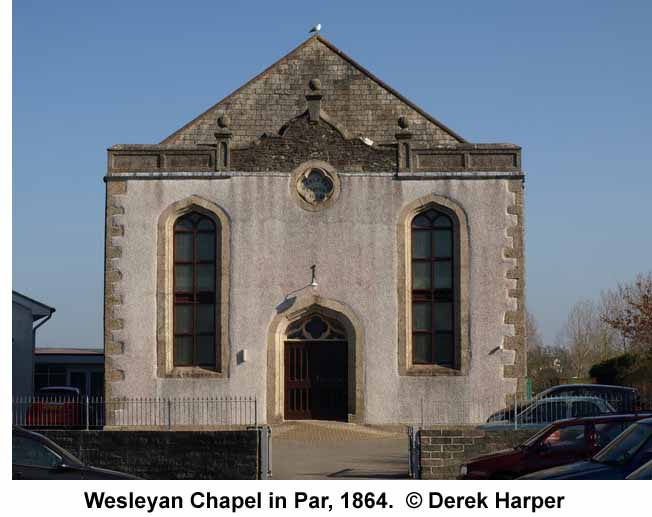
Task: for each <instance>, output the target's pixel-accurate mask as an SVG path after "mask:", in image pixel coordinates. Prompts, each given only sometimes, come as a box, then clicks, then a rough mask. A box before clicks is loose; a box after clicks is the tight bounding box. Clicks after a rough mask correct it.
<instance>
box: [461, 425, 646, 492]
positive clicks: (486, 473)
mask: <svg viewBox="0 0 652 517" xmlns="http://www.w3.org/2000/svg"><path fill="white" fill-rule="evenodd" d="M651 414H652V413H640V414H628V415H610V416H596V417H585V418H571V419H567V420H558V421H557V422H553V423H552V424H550V425H549V426H547V427H546V428H544V429H542V430H541V431H539V432H538V433H536V434H535V435H534V436H532V437H531V438H529V439H528V440H527V441H525V442H523V443H522V444H521V445H518V446H516V447H514V448H513V449H507V450H503V451H499V452H494V453H491V454H485V455H483V456H479V457H477V458H474V459H472V460H470V461H468V462H466V463H465V464H463V465H462V467H461V469H460V476H459V478H460V479H514V478H517V477H520V476H524V475H525V474H529V473H530V472H536V471H539V470H543V469H547V468H551V467H556V466H559V465H566V464H567V463H573V462H575V461H580V460H583V459H586V458H589V457H591V456H593V455H594V454H595V453H596V452H598V451H599V450H600V449H602V448H603V447H604V446H605V445H607V444H608V443H609V442H610V441H611V440H613V439H614V438H615V437H616V436H618V435H619V434H620V433H621V432H622V431H624V430H625V429H627V427H629V426H630V425H631V424H632V423H634V422H636V421H637V420H641V419H643V418H649V417H650V415H651Z"/></svg>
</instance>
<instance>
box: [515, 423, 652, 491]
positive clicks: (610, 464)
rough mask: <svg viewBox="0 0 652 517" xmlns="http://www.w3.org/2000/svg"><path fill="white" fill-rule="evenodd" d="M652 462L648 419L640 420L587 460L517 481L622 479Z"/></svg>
mask: <svg viewBox="0 0 652 517" xmlns="http://www.w3.org/2000/svg"><path fill="white" fill-rule="evenodd" d="M650 460H652V418H646V419H645V420H640V421H638V422H636V423H634V424H632V425H631V426H629V427H628V428H627V429H626V430H625V431H623V432H622V433H621V434H620V435H619V436H618V437H617V438H615V439H614V440H613V441H612V442H611V443H610V444H609V445H607V446H606V447H605V448H604V449H602V450H601V451H600V452H598V453H597V454H596V455H595V456H593V457H592V458H591V459H589V460H588V461H578V462H576V463H571V464H570V465H564V466H562V467H555V468H550V469H545V470H541V471H539V472H534V473H533V474H528V475H527V476H523V477H521V478H519V479H625V478H626V477H627V476H628V475H629V474H631V473H632V472H634V471H635V470H636V469H637V468H639V467H640V466H642V465H643V464H644V463H646V462H648V461H650Z"/></svg>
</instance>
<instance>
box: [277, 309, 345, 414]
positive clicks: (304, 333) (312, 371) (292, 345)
mask: <svg viewBox="0 0 652 517" xmlns="http://www.w3.org/2000/svg"><path fill="white" fill-rule="evenodd" d="M347 350H348V340H347V336H346V329H345V328H344V326H343V325H342V324H341V323H339V322H338V321H337V320H336V319H334V318H328V317H327V316H325V315H324V314H320V313H318V312H309V313H308V314H306V315H305V316H304V317H302V318H301V319H299V320H296V321H294V322H293V323H291V324H290V325H289V326H288V328H287V330H286V338H285V346H284V363H285V364H284V366H285V368H284V369H285V379H284V391H285V393H284V395H285V396H284V400H285V408H284V416H285V418H286V419H288V420H302V419H310V420H343V421H346V420H347V416H348V407H347V406H348V393H347V392H348V386H347V384H348V352H347Z"/></svg>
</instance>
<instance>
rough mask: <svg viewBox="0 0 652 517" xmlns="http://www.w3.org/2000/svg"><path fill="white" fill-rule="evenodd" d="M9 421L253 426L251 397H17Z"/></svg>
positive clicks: (93, 425) (255, 420)
mask: <svg viewBox="0 0 652 517" xmlns="http://www.w3.org/2000/svg"><path fill="white" fill-rule="evenodd" d="M12 406H13V409H12V423H13V425H19V426H22V427H29V428H50V429H53V428H78V429H98V428H103V427H105V426H115V427H135V428H164V429H172V428H196V427H220V426H257V425H258V417H257V413H258V407H257V401H256V398H255V397H231V396H225V397H206V398H146V397H142V398H116V399H108V400H105V399H104V398H102V397H83V396H82V397H19V398H16V399H14V400H13V404H12Z"/></svg>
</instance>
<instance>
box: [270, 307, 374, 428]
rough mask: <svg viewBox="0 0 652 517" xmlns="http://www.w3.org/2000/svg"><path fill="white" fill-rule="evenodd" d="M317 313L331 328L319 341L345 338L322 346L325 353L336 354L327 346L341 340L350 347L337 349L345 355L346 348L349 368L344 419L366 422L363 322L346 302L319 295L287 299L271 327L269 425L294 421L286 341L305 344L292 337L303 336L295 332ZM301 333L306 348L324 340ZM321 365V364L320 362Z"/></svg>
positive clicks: (277, 311) (347, 369) (278, 310)
mask: <svg viewBox="0 0 652 517" xmlns="http://www.w3.org/2000/svg"><path fill="white" fill-rule="evenodd" d="M315 314H317V315H320V316H321V319H322V321H324V322H325V323H326V324H327V325H328V328H329V329H330V330H329V331H324V332H322V334H321V335H319V338H321V337H322V336H324V337H326V336H331V337H335V334H339V336H344V339H343V340H342V339H341V338H340V337H337V338H335V339H332V340H331V339H326V340H324V343H325V344H324V345H322V346H323V348H322V350H326V351H327V352H332V351H333V348H330V349H329V348H328V347H327V345H328V344H331V345H333V344H334V343H335V342H337V341H338V340H340V341H344V342H345V343H346V346H341V345H335V347H339V349H340V352H339V353H340V354H341V353H342V352H341V350H342V348H344V349H345V350H346V362H345V363H344V365H345V366H344V367H345V368H346V370H345V371H346V374H345V378H346V391H345V400H346V416H345V418H342V419H343V420H344V419H346V420H348V421H349V422H357V423H362V422H364V418H365V416H364V415H365V396H364V394H365V389H364V367H363V360H362V359H363V357H364V343H365V338H364V329H363V326H362V322H361V321H360V319H359V318H358V316H357V315H356V313H355V312H354V311H353V310H352V309H351V308H350V307H348V306H347V305H345V304H343V303H342V302H339V301H336V300H332V299H327V298H322V297H321V296H319V295H317V294H304V295H302V296H298V297H296V298H290V299H287V300H284V302H283V303H282V304H281V305H279V306H278V307H277V308H276V315H275V316H274V318H272V321H271V322H270V325H269V330H268V334H267V393H266V404H265V405H266V407H267V423H270V424H274V423H279V422H283V421H284V420H291V419H292V417H291V416H288V415H287V414H286V407H287V405H286V402H285V400H286V375H285V371H286V364H285V363H286V349H289V348H290V346H291V345H289V344H288V346H287V347H286V342H287V343H293V342H298V341H302V340H299V339H298V340H297V341H293V338H291V337H290V336H292V335H295V336H299V334H295V332H297V331H298V330H300V329H304V328H305V325H307V324H308V322H309V321H310V319H311V317H312V316H313V315H315ZM331 331H333V333H332V334H329V333H328V332H331ZM301 332H302V333H301V336H302V337H303V338H305V339H303V341H306V343H305V346H308V345H310V344H313V343H315V342H319V341H320V339H317V340H315V339H313V336H312V334H310V333H308V336H306V334H305V333H304V332H303V330H301ZM315 335H317V334H315ZM308 337H309V339H308ZM294 339H297V338H294ZM318 346H319V345H318ZM315 354H317V352H315ZM317 362H319V360H318V359H317ZM339 364H342V362H341V361H340V362H339ZM338 375H341V371H339V372H338ZM320 380H321V376H320ZM340 393H341V391H340ZM293 407H295V406H293ZM303 418H307V417H303ZM313 418H314V417H313ZM322 418H327V417H322ZM338 418H339V417H338Z"/></svg>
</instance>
